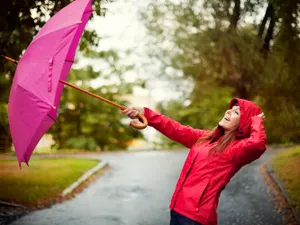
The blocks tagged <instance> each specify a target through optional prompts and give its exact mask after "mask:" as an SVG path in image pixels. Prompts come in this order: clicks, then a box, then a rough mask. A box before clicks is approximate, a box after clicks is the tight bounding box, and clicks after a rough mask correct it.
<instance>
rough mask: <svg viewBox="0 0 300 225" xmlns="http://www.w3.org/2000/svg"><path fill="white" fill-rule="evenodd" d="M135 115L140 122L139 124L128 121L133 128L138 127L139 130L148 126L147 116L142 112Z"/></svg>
mask: <svg viewBox="0 0 300 225" xmlns="http://www.w3.org/2000/svg"><path fill="white" fill-rule="evenodd" d="M124 108H125V107H124ZM137 116H138V119H139V121H140V122H141V124H140V123H136V122H133V121H132V122H130V126H132V127H133V128H135V129H139V130H141V129H144V128H146V127H147V126H148V120H147V118H146V117H145V116H144V115H143V114H140V113H139V114H138V115H137Z"/></svg>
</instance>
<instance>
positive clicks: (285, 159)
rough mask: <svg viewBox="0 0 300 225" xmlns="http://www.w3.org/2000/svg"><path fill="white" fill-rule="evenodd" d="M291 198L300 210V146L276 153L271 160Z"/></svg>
mask: <svg viewBox="0 0 300 225" xmlns="http://www.w3.org/2000/svg"><path fill="white" fill-rule="evenodd" d="M271 165H272V167H273V170H274V172H275V174H276V176H277V177H279V178H280V179H281V180H282V182H283V184H284V186H285V188H286V190H287V192H288V195H289V197H290V199H291V202H292V205H293V206H294V207H295V208H296V210H297V213H298V214H299V212H300V147H299V146H298V147H296V148H293V149H289V150H285V151H282V152H280V153H279V154H278V155H276V156H275V157H274V158H273V159H272V162H271Z"/></svg>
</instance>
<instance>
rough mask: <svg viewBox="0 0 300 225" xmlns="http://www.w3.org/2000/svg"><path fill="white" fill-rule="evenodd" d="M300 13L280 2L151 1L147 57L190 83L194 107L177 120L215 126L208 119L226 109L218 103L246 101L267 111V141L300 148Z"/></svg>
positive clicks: (147, 16) (296, 4)
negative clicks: (292, 143) (289, 144)
mask: <svg viewBox="0 0 300 225" xmlns="http://www.w3.org/2000/svg"><path fill="white" fill-rule="evenodd" d="M299 9H300V5H299V2H297V1H281V0H272V1H253V0H246V1H240V0H205V1H199V0H188V1H172V0H166V1H157V2H153V3H152V4H151V5H150V7H149V8H148V10H147V11H146V12H143V14H142V16H143V18H144V21H145V24H146V26H147V28H148V31H149V34H150V35H151V37H152V44H153V45H152V47H151V49H150V51H149V55H150V56H152V57H156V58H159V59H161V61H162V62H163V64H164V65H165V67H164V68H168V67H171V68H174V69H176V70H178V71H181V72H182V73H179V74H181V78H182V79H192V83H193V89H192V90H189V91H188V92H187V93H188V94H187V97H186V99H187V100H189V101H190V102H191V103H190V104H189V105H188V106H185V109H184V110H181V111H182V112H180V113H178V115H177V116H176V117H177V118H178V119H179V120H181V121H184V122H185V121H186V117H188V118H190V117H196V118H199V119H198V120H196V119H194V120H190V121H186V122H188V123H189V125H192V126H195V127H201V128H205V127H206V128H208V127H213V126H215V125H216V122H217V121H218V119H211V117H212V118H215V117H216V118H221V116H222V115H223V113H222V111H225V109H226V108H227V106H226V104H225V105H224V102H223V101H225V100H226V103H228V99H229V98H230V97H240V98H246V99H250V100H254V101H256V102H257V103H259V104H260V105H261V106H262V108H263V110H264V111H265V114H266V118H267V121H266V127H267V132H268V137H269V141H271V142H297V141H299V140H300V139H299V135H300V132H299V128H300V124H299V123H298V122H297V121H299V118H300V117H299V116H300V115H299V111H300V105H299V102H300V101H299V100H300V99H299V96H300V95H299V89H298V86H299V85H300V70H299V63H297V61H298V60H299V49H300V48H299V37H300V36H299V30H300V27H299ZM168 76H170V75H168ZM170 77H171V78H174V77H175V78H178V75H177V74H174V76H172V75H171V76H170ZM222 96H224V97H222ZM206 102H209V103H210V104H206ZM220 109H222V110H220ZM169 111H174V109H172V107H171V108H170V107H169ZM174 112H175V111H174ZM177 112H178V110H177ZM184 112H188V113H184ZM197 112H199V113H198V115H197ZM183 114H184V115H183ZM284 118H285V119H284Z"/></svg>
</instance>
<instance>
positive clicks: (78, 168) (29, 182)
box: [0, 158, 99, 208]
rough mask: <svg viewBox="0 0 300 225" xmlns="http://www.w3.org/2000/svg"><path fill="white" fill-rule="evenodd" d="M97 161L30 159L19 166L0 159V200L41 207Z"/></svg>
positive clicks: (52, 199) (52, 201) (55, 197)
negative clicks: (28, 163)
mask: <svg viewBox="0 0 300 225" xmlns="http://www.w3.org/2000/svg"><path fill="white" fill-rule="evenodd" d="M98 163H99V161H96V160H89V159H71V158H56V159H32V160H31V161H30V165H29V167H27V166H25V164H23V167H22V169H21V170H20V169H19V167H18V163H17V162H16V161H15V160H14V161H11V160H0V184H1V185H0V200H2V201H7V202H12V203H17V204H22V205H25V206H28V207H30V208H43V207H45V205H50V204H52V203H54V202H55V201H56V199H57V198H59V196H60V194H61V193H62V191H63V190H64V189H65V188H67V187H68V186H69V185H71V184H72V183H73V182H74V181H76V180H77V179H78V178H79V177H80V176H81V175H82V174H83V173H84V172H86V171H87V170H89V169H91V168H92V167H94V166H96V165H97V164H98Z"/></svg>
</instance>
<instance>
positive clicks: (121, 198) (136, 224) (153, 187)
mask: <svg viewBox="0 0 300 225" xmlns="http://www.w3.org/2000/svg"><path fill="white" fill-rule="evenodd" d="M187 153H188V152H187V150H182V151H146V152H130V153H125V152H124V153H117V154H114V153H112V154H90V155H85V156H83V155H77V157H88V158H101V159H104V160H106V161H108V162H109V164H110V165H111V167H112V169H111V170H110V171H108V172H107V173H106V174H104V175H103V176H102V177H100V178H99V179H98V180H97V181H96V182H94V183H93V184H91V185H90V186H89V187H88V188H86V189H85V190H84V191H83V192H82V193H81V194H80V195H78V196H77V197H75V198H73V199H72V200H69V201H66V202H64V203H62V204H57V205H54V206H52V207H51V208H49V209H44V210H40V211H36V212H32V213H30V214H28V215H26V216H24V217H22V218H21V219H19V220H17V221H15V222H13V223H12V225H62V224H64V225H82V224H85V225H168V224H169V209H168V205H169V201H170V198H171V195H172V192H173V190H174V187H175V183H176V181H177V178H178V175H179V173H180V170H181V167H182V165H183V162H184V160H185V157H186V155H187ZM271 155H272V151H267V153H266V154H264V155H263V157H261V158H260V159H259V160H257V161H256V162H254V163H252V164H251V165H248V166H246V167H244V168H243V169H242V170H241V171H240V172H239V173H238V174H237V175H236V176H235V177H234V178H233V179H232V180H231V182H230V184H229V185H227V187H226V188H225V189H224V191H223V192H222V195H221V199H220V204H219V210H218V213H219V225H233V224H243V225H258V224H260V225H282V224H283V220H282V215H280V214H278V213H277V212H276V210H275V208H274V203H273V201H272V198H271V196H270V194H269V193H268V192H267V185H266V184H265V182H264V180H263V178H262V176H261V174H260V173H259V171H258V170H259V167H260V165H261V164H262V163H263V162H265V161H266V160H268V159H269V157H270V156H271Z"/></svg>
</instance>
